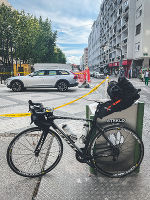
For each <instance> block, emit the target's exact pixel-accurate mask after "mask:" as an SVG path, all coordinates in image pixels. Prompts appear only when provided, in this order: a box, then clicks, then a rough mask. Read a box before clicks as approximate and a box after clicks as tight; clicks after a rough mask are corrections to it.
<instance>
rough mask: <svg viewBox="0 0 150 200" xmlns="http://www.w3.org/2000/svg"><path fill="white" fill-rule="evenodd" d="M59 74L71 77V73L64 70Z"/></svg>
mask: <svg viewBox="0 0 150 200" xmlns="http://www.w3.org/2000/svg"><path fill="white" fill-rule="evenodd" d="M58 74H59V75H69V72H67V71H64V70H59V71H58Z"/></svg>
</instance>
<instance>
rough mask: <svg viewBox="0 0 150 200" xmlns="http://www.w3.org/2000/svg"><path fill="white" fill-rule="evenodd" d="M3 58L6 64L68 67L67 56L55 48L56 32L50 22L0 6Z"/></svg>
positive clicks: (0, 54)
mask: <svg viewBox="0 0 150 200" xmlns="http://www.w3.org/2000/svg"><path fill="white" fill-rule="evenodd" d="M0 24H1V25H0V57H2V60H3V61H4V62H5V63H6V64H7V65H10V64H11V63H13V59H15V60H20V61H22V62H23V63H32V64H33V63H36V62H38V63H42V62H43V63H52V62H54V63H66V57H65V55H64V53H63V52H62V51H61V49H59V48H58V47H57V46H56V40H57V32H56V31H55V32H53V31H52V28H51V21H50V20H49V19H46V20H43V19H42V17H40V18H39V19H37V18H36V17H33V16H32V15H30V14H26V13H25V12H24V11H21V12H18V11H16V10H12V9H11V8H10V7H7V6H5V5H4V4H2V5H1V6H0Z"/></svg>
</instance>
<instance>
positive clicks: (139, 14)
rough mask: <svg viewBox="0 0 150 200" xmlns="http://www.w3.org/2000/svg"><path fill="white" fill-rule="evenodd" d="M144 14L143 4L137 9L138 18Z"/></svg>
mask: <svg viewBox="0 0 150 200" xmlns="http://www.w3.org/2000/svg"><path fill="white" fill-rule="evenodd" d="M141 15H142V5H141V6H140V7H139V8H138V9H137V10H136V18H139V17H140V16H141Z"/></svg>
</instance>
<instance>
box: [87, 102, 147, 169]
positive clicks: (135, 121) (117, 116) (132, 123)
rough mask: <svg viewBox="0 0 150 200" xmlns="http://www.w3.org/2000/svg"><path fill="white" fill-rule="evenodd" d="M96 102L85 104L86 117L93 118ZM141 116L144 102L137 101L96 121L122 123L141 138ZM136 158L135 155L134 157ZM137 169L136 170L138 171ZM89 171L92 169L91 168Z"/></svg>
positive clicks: (103, 125) (99, 122)
mask: <svg viewBox="0 0 150 200" xmlns="http://www.w3.org/2000/svg"><path fill="white" fill-rule="evenodd" d="M106 101H107V100H102V101H100V102H106ZM96 107H97V103H93V104H90V105H87V106H86V118H87V119H93V117H94V114H95V110H96ZM143 116H144V103H143V102H140V101H137V102H136V103H134V104H133V105H132V106H130V107H129V108H127V109H125V110H122V111H120V112H114V113H112V114H110V115H108V116H106V117H104V118H103V119H100V118H98V119H97V123H98V124H99V125H100V126H102V127H105V126H108V125H110V124H118V123H121V124H124V125H125V126H127V127H128V128H131V129H133V130H134V131H135V132H136V133H137V135H138V136H139V137H140V138H142V130H143ZM137 153H138V149H136V147H135V155H134V156H136V155H137ZM134 159H136V157H134ZM138 171H139V170H137V172H138ZM91 172H93V170H92V169H91Z"/></svg>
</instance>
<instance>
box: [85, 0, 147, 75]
mask: <svg viewBox="0 0 150 200" xmlns="http://www.w3.org/2000/svg"><path fill="white" fill-rule="evenodd" d="M149 10H150V0H104V1H103V3H102V4H101V6H100V12H99V15H98V17H97V19H96V21H95V22H94V23H93V26H92V31H91V33H90V35H89V38H88V50H89V51H88V52H89V57H88V65H89V67H90V68H91V69H100V68H101V69H102V68H103V69H104V68H106V67H107V68H108V69H109V70H110V71H111V72H112V71H113V69H114V68H117V67H119V66H120V65H122V66H124V69H125V73H126V75H127V74H129V71H132V70H131V69H138V70H139V68H140V67H142V66H145V67H148V66H149V59H150V26H149V22H148V20H149V18H150V12H149ZM121 61H122V62H121Z"/></svg>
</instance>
